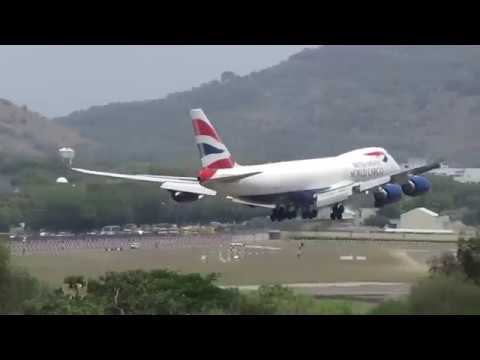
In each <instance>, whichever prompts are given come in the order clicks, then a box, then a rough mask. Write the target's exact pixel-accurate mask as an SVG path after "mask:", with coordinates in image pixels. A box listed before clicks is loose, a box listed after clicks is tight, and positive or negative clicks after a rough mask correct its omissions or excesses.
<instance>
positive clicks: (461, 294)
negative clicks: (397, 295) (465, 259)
mask: <svg viewBox="0 0 480 360" xmlns="http://www.w3.org/2000/svg"><path fill="white" fill-rule="evenodd" d="M409 309H410V312H411V313H412V314H422V315H426V314H432V315H480V287H479V286H477V285H475V284H474V283H472V282H470V281H462V279H459V278H456V277H446V276H434V277H432V278H430V279H427V280H424V281H422V282H420V283H419V284H417V285H415V286H414V287H413V288H412V291H411V294H410V296H409Z"/></svg>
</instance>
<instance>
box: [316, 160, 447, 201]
mask: <svg viewBox="0 0 480 360" xmlns="http://www.w3.org/2000/svg"><path fill="white" fill-rule="evenodd" d="M439 167H440V162H436V163H433V164H429V165H425V166H419V167H416V168H412V169H405V170H403V171H399V172H398V173H396V174H393V175H389V176H383V177H380V178H377V179H372V180H367V181H361V182H357V183H351V182H350V183H349V182H342V183H338V184H335V185H333V186H332V187H330V188H328V189H325V190H323V191H319V192H317V193H316V194H315V197H316V203H317V207H319V208H321V207H325V206H329V205H332V204H335V203H339V202H342V201H345V200H347V199H348V198H350V197H351V196H352V195H354V194H355V193H362V192H365V191H368V190H371V189H375V188H378V187H379V186H383V185H385V184H388V183H397V184H400V185H402V184H404V183H406V182H407V181H408V180H409V178H410V176H412V175H419V174H423V173H426V172H428V171H430V170H433V169H437V168H439Z"/></svg>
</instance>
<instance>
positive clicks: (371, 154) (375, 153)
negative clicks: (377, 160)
mask: <svg viewBox="0 0 480 360" xmlns="http://www.w3.org/2000/svg"><path fill="white" fill-rule="evenodd" d="M365 155H369V156H382V155H385V153H384V152H383V151H373V152H369V153H367V154H365Z"/></svg>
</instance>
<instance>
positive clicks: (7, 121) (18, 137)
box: [0, 99, 91, 165]
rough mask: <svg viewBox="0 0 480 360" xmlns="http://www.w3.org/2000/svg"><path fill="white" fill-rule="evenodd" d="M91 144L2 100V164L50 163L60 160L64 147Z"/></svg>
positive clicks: (32, 113)
mask: <svg viewBox="0 0 480 360" xmlns="http://www.w3.org/2000/svg"><path fill="white" fill-rule="evenodd" d="M88 143H91V141H90V140H87V139H84V138H82V137H81V136H80V135H78V133H77V131H75V130H72V129H68V128H65V127H63V126H61V124H58V123H54V122H52V121H51V120H49V119H47V118H46V117H44V116H42V115H40V114H38V113H35V112H32V111H30V110H28V108H27V107H26V106H22V107H19V106H17V105H15V104H13V103H12V102H10V101H8V100H5V99H0V164H1V165H6V164H9V163H12V162H15V161H17V160H19V159H22V160H26V159H29V160H31V159H46V158H51V157H53V156H57V150H58V148H59V147H61V146H65V145H68V144H71V145H72V146H77V145H81V144H83V145H85V144H88Z"/></svg>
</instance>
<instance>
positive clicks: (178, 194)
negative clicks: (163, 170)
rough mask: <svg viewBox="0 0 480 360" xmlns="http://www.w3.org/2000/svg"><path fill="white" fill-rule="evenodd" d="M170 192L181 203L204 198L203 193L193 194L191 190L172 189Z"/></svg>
mask: <svg viewBox="0 0 480 360" xmlns="http://www.w3.org/2000/svg"><path fill="white" fill-rule="evenodd" d="M170 194H171V195H172V199H173V200H174V201H176V202H179V203H183V202H192V201H196V200H200V199H201V198H203V195H199V194H192V193H189V192H182V191H170Z"/></svg>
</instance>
